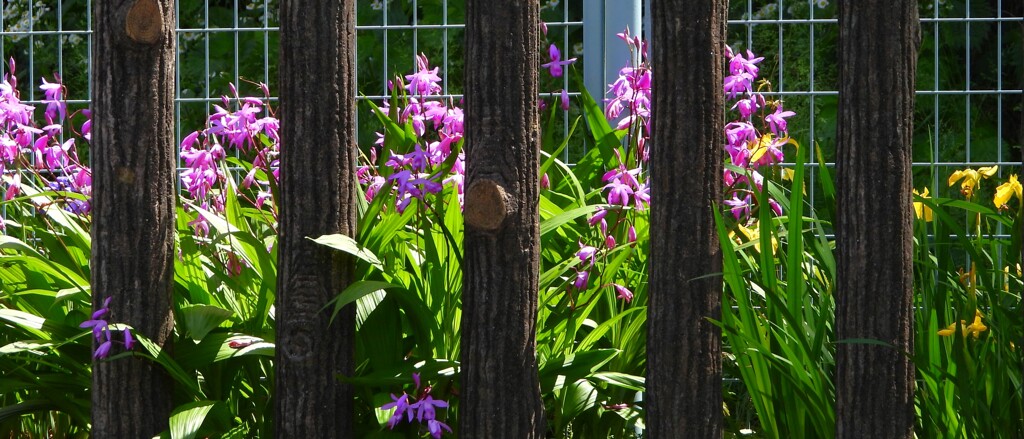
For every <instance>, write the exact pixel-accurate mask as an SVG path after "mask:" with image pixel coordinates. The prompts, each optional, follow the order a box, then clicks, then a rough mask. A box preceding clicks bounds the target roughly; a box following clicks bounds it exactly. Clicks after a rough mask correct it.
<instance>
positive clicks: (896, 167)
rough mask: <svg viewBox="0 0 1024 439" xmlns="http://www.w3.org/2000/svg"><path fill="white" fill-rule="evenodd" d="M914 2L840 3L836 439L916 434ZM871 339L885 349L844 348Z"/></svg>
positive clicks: (916, 31) (868, 0) (916, 43)
mask: <svg viewBox="0 0 1024 439" xmlns="http://www.w3.org/2000/svg"><path fill="white" fill-rule="evenodd" d="M919 38H920V34H919V24H918V18H917V3H916V2H891V1H889V0H859V1H844V2H840V3H839V60H840V77H839V78H840V81H839V109H838V111H839V113H838V123H837V126H838V128H837V143H836V152H837V156H836V168H837V169H836V180H837V192H838V199H837V202H838V206H837V221H836V253H837V261H838V267H837V269H838V270H837V271H838V273H837V276H836V295H837V300H838V303H837V308H836V338H837V340H839V341H840V343H839V345H838V349H837V351H838V352H837V360H836V418H837V423H836V437H837V438H839V439H843V438H865V437H877V438H909V437H912V435H913V429H914V411H913V403H914V366H913V364H912V363H911V362H910V358H908V356H907V354H905V353H908V352H909V353H912V352H914V343H913V332H912V331H913V318H914V316H913V309H912V308H911V305H912V298H913V270H914V266H913V259H912V257H913V224H912V222H913V213H914V212H913V205H912V201H913V200H912V198H911V177H912V175H911V171H910V161H911V146H912V140H913V139H912V135H913V129H912V126H913V120H914V78H915V74H916V70H917V69H916V67H917V51H918V46H919ZM849 339H871V340H878V341H882V342H884V343H888V344H890V345H892V346H893V347H884V346H879V345H871V344H865V343H857V342H850V343H843V342H842V341H843V340H849Z"/></svg>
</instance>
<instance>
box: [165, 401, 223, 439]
mask: <svg viewBox="0 0 1024 439" xmlns="http://www.w3.org/2000/svg"><path fill="white" fill-rule="evenodd" d="M214 404H217V402H216V401H196V402H190V403H188V404H183V405H180V406H178V408H176V409H175V410H174V412H172V413H171V420H170V423H171V439H194V438H195V437H196V434H197V433H198V432H199V428H200V427H202V426H203V421H204V420H206V415H207V414H209V413H210V410H212V409H213V406H214Z"/></svg>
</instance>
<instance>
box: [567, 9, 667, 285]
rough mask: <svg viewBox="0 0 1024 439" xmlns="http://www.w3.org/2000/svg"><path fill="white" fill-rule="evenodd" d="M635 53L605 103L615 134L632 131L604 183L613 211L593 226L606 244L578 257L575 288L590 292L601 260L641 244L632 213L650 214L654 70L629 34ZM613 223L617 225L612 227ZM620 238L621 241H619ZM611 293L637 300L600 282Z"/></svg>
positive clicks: (584, 247)
mask: <svg viewBox="0 0 1024 439" xmlns="http://www.w3.org/2000/svg"><path fill="white" fill-rule="evenodd" d="M616 36H618V37H619V39H621V40H622V41H624V42H625V43H626V45H627V46H628V47H629V50H630V53H632V54H633V56H632V59H633V63H632V65H630V66H627V67H624V68H622V69H621V70H619V77H618V78H617V79H616V80H615V82H613V83H612V84H610V85H609V87H608V92H609V93H610V94H611V97H609V98H607V99H605V117H607V118H608V120H609V121H614V120H616V119H618V121H617V122H616V123H615V128H616V129H618V130H626V131H627V137H626V139H627V141H626V142H625V145H626V148H625V153H622V152H620V150H619V149H618V148H616V149H615V155H616V158H617V159H618V165H616V166H615V168H614V169H611V170H609V171H607V172H605V173H604V175H603V176H602V177H601V181H602V183H604V187H603V188H602V190H601V193H602V195H603V196H604V197H605V202H606V204H607V205H608V206H607V207H600V208H598V209H597V211H596V212H594V215H593V216H591V217H590V219H589V220H588V224H589V225H590V226H591V227H593V228H595V230H594V232H595V234H597V235H598V241H599V242H600V244H598V245H597V246H591V245H589V244H586V243H584V242H580V243H579V245H580V250H579V251H578V252H577V253H576V256H577V257H578V258H579V259H580V262H581V264H580V265H579V266H577V268H576V278H575V279H574V280H573V281H572V287H573V288H575V289H576V290H586V289H587V288H589V284H590V278H591V274H592V273H593V272H594V271H595V270H596V268H597V267H596V266H595V259H597V258H599V257H604V256H605V255H607V252H610V251H612V250H614V249H615V248H616V246H617V245H618V242H619V241H620V240H622V239H624V240H625V243H626V244H628V245H634V243H635V242H636V228H635V227H634V226H633V224H632V217H631V214H630V213H629V210H634V211H644V210H646V209H647V208H648V207H650V204H651V195H650V181H649V178H648V176H647V174H646V173H645V172H644V166H645V165H646V164H647V161H648V159H649V157H650V155H649V152H648V149H647V141H648V140H649V138H650V127H651V67H650V64H649V63H648V59H647V44H646V43H645V42H644V41H643V40H642V39H641V38H640V37H639V36H631V35H630V33H629V29H626V30H625V31H624V32H622V33H619V34H616ZM609 223H611V225H609ZM616 237H618V239H617V238H616ZM598 284H600V285H601V287H602V288H605V287H607V288H610V290H611V291H612V292H614V293H615V296H616V298H618V299H621V300H623V301H625V302H627V303H628V302H630V301H632V300H633V292H632V291H630V290H629V288H627V287H625V286H623V285H620V284H618V283H614V282H598Z"/></svg>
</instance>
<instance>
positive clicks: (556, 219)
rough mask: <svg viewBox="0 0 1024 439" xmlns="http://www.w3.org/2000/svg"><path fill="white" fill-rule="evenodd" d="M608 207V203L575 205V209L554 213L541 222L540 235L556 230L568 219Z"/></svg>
mask: <svg viewBox="0 0 1024 439" xmlns="http://www.w3.org/2000/svg"><path fill="white" fill-rule="evenodd" d="M610 207H611V205H610V204H594V205H591V206H583V207H577V208H575V209H571V210H568V211H565V212H563V213H560V214H558V215H555V216H553V217H551V218H550V219H547V220H545V221H542V222H541V224H540V236H544V235H547V234H548V233H551V232H552V231H554V230H557V229H558V228H559V227H561V226H563V225H565V224H566V223H568V222H570V221H574V220H576V219H577V218H579V217H581V216H586V215H587V214H592V213H595V212H597V210H598V209H607V208H610Z"/></svg>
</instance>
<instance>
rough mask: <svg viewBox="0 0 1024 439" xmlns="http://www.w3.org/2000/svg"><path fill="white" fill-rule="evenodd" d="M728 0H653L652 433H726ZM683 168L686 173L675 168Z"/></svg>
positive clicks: (696, 435)
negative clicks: (723, 230) (721, 230)
mask: <svg viewBox="0 0 1024 439" xmlns="http://www.w3.org/2000/svg"><path fill="white" fill-rule="evenodd" d="M727 14H728V2H726V1H723V0H713V1H707V0H652V2H651V21H652V24H653V33H652V38H653V40H654V41H652V42H651V47H652V49H653V54H652V55H653V57H652V61H653V63H652V66H653V67H652V69H653V70H652V74H653V78H652V92H653V94H654V96H653V101H654V102H653V104H654V105H653V107H652V117H651V121H652V122H651V123H652V127H651V135H652V142H653V143H652V145H651V161H650V163H651V165H650V172H651V180H650V181H651V200H652V202H651V253H650V263H651V272H650V278H649V279H650V287H649V292H650V296H649V303H648V311H647V394H646V395H645V397H644V399H645V400H646V402H647V420H646V423H647V428H648V432H649V433H648V434H649V435H650V437H652V438H655V439H658V438H676V437H687V438H719V437H722V358H721V356H722V354H721V350H722V331H721V329H719V328H718V327H717V326H715V325H714V324H713V323H712V322H711V321H710V320H709V319H715V320H721V303H722V277H721V276H720V273H721V272H722V250H721V247H720V245H719V242H718V235H717V232H716V228H715V218H714V210H715V209H718V208H719V207H718V206H719V205H720V202H721V198H722V195H721V192H722V154H723V152H722V145H724V144H725V135H724V133H723V123H724V122H723V110H722V107H723V102H722V99H723V91H722V78H723V77H722V75H723V65H724V64H725V61H724V59H723V56H722V52H723V50H724V47H725V46H724V45H725V26H726V18H727ZM680 169H685V170H686V172H679V170H680ZM730 257H731V255H730Z"/></svg>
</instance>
